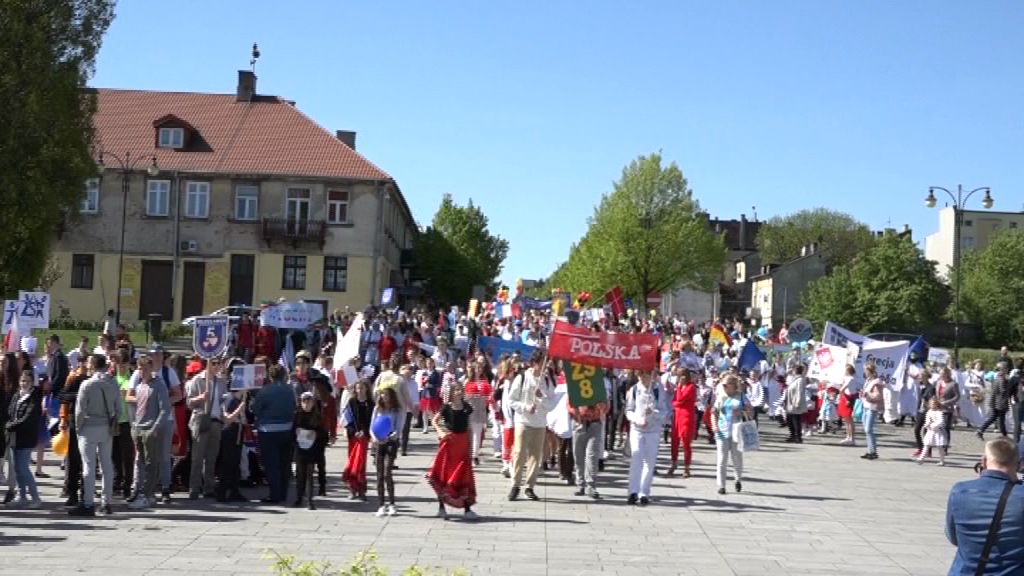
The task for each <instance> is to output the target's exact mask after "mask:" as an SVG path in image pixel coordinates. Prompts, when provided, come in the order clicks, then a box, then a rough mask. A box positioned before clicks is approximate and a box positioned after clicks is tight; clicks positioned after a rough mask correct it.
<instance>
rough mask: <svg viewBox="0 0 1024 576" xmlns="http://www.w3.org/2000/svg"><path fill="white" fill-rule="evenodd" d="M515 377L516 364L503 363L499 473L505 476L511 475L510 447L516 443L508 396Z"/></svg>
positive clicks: (512, 411)
mask: <svg viewBox="0 0 1024 576" xmlns="http://www.w3.org/2000/svg"><path fill="white" fill-rule="evenodd" d="M515 379H516V365H515V363H513V362H509V363H508V364H506V365H505V373H504V374H502V381H501V416H502V418H501V475H502V476H504V477H505V478H511V477H512V449H513V448H515V445H516V444H515V442H516V435H515V432H516V430H515V425H516V413H515V411H514V410H512V401H511V399H510V398H509V392H510V391H511V390H512V383H513V382H514V381H515Z"/></svg>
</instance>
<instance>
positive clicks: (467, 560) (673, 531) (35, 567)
mask: <svg viewBox="0 0 1024 576" xmlns="http://www.w3.org/2000/svg"><path fill="white" fill-rule="evenodd" d="M908 424H909V422H908ZM762 429H763V431H764V432H763V434H762V438H763V440H765V445H764V446H763V449H762V450H761V451H760V452H757V453H751V454H748V455H747V457H746V459H745V465H746V471H745V473H746V476H747V478H746V479H745V480H744V483H743V488H744V491H743V493H742V494H736V493H735V492H734V491H733V490H732V481H731V479H730V482H729V493H728V494H727V495H726V496H718V495H717V494H716V486H715V482H714V458H715V455H714V449H713V448H712V447H711V446H709V445H708V444H707V443H706V441H705V440H704V438H703V436H702V437H701V439H700V440H698V442H697V443H696V444H695V447H696V450H695V453H694V461H695V463H696V466H695V468H694V472H695V476H694V477H693V478H690V479H687V480H683V479H681V478H679V477H678V476H677V477H675V478H673V479H666V478H663V477H657V478H655V481H654V488H653V496H652V500H653V501H652V504H651V505H650V506H648V507H646V508H638V507H631V506H627V505H626V503H625V496H626V494H625V485H626V465H625V463H624V461H623V459H622V457H621V456H620V457H618V458H617V459H615V460H612V461H610V462H609V464H608V467H607V469H606V471H605V473H604V475H603V478H602V482H601V484H602V485H603V489H602V490H601V492H602V494H603V496H604V501H602V502H599V503H594V502H591V501H590V500H589V499H584V498H576V497H574V496H573V494H572V488H569V487H567V486H565V484H564V482H559V481H558V477H557V473H555V472H547V473H545V474H544V475H543V478H542V480H541V483H540V484H539V486H538V494H539V495H540V496H541V497H542V498H543V500H542V501H541V502H530V501H527V500H520V501H517V502H508V501H506V500H505V495H506V493H507V487H508V484H507V482H508V481H507V480H505V479H504V478H503V477H501V476H500V474H499V473H498V469H499V464H497V462H496V461H495V460H492V459H491V458H490V450H489V449H488V450H486V451H485V453H484V455H485V458H483V459H482V466H481V467H480V468H481V470H480V471H479V472H478V474H477V483H478V491H479V499H480V502H479V504H478V505H477V507H476V510H477V511H478V512H479V513H480V514H481V516H482V519H481V521H480V522H478V523H475V524H470V523H466V522H462V521H460V519H459V518H458V516H457V515H454V514H453V520H451V521H449V522H443V521H441V520H438V519H435V518H434V517H433V514H434V512H435V510H436V508H435V504H434V502H435V500H434V498H433V493H432V492H431V490H430V488H429V487H428V486H427V485H426V483H425V482H423V480H422V476H423V473H424V471H425V469H426V467H427V466H429V464H430V460H431V458H432V456H433V450H434V446H435V439H434V435H433V433H431V434H430V435H422V434H420V433H414V434H413V440H414V443H415V445H414V446H413V448H412V450H411V453H410V456H409V457H406V458H399V460H398V464H399V466H400V467H401V468H400V470H397V471H396V482H397V485H396V494H397V497H398V498H397V501H398V510H399V515H398V516H396V517H394V518H390V519H381V518H376V517H374V515H373V512H374V511H375V510H376V503H375V501H374V496H375V494H374V492H373V491H372V487H373V485H374V484H373V478H372V474H371V480H370V482H371V492H370V499H371V502H370V503H367V504H362V503H353V502H350V501H348V500H347V496H346V494H345V492H344V490H343V489H342V486H341V485H340V483H339V477H340V473H341V471H342V469H343V468H344V458H345V454H346V450H345V448H344V443H343V442H342V443H341V444H340V445H339V446H338V447H335V448H332V449H329V450H328V470H329V474H330V482H331V492H330V494H331V495H330V497H328V498H326V499H321V500H320V509H319V510H317V511H307V510H305V509H287V508H277V507H266V506H262V505H260V504H255V503H254V504H251V505H242V506H235V505H219V504H214V503H207V502H200V503H195V502H189V501H187V500H184V499H181V498H179V499H176V500H175V502H174V503H173V504H172V505H170V506H167V507H161V508H158V509H155V510H152V511H146V512H138V513H134V512H129V511H128V510H127V508H125V506H124V505H123V504H118V505H117V507H116V509H115V512H116V514H115V516H114V517H113V518H102V517H97V518H95V519H89V520H79V519H71V518H69V517H68V516H66V514H65V513H64V509H63V508H62V507H61V506H60V504H61V501H60V500H59V499H58V492H59V486H58V483H57V480H56V479H51V480H44V481H42V484H41V486H42V495H43V499H44V503H45V508H44V509H43V510H38V511H29V510H5V509H0V549H2V555H0V573H3V574H11V575H23V574H24V575H30V574H61V575H64V574H72V573H74V574H97V575H99V574H104V575H106V574H112V573H114V574H147V575H153V576H157V575H160V576H163V575H174V576H181V575H183V574H213V575H222V574H244V575H254V574H268V573H269V563H268V562H267V561H266V560H263V559H262V558H261V555H262V551H263V550H264V549H273V550H276V551H278V552H281V553H293V554H297V555H298V556H300V557H302V558H305V559H327V560H332V561H335V562H339V563H340V562H343V561H346V560H349V559H350V558H351V557H352V556H353V555H355V554H356V553H357V552H359V551H360V550H363V549H366V548H373V549H374V550H376V551H377V552H378V554H379V555H380V557H381V562H382V564H384V565H387V566H390V567H392V568H405V567H407V566H409V565H410V564H412V563H419V564H423V565H440V566H443V567H446V568H450V569H451V568H455V567H462V568H464V569H466V570H468V571H469V572H470V573H471V574H499V573H500V574H504V575H508V576H513V575H520V574H522V575H551V576H567V575H577V574H578V575H583V574H619V575H638V576H639V575H645V576H646V575H652V574H654V575H661V574H700V575H702V576H713V575H747V574H749V575H763V574H799V575H812V574H828V575H831V576H840V575H847V574H849V575H853V574H870V575H872V576H884V575H888V574H893V575H897V574H898V575H908V574H913V575H921V576H926V575H927V576H934V575H937V574H945V573H946V570H948V567H949V563H950V560H951V558H952V554H953V548H952V547H951V546H950V545H949V544H947V543H946V540H945V538H944V536H943V519H944V512H945V504H946V496H947V494H948V492H949V488H950V486H951V485H952V484H953V482H955V481H957V480H959V479H964V478H970V477H972V476H973V475H974V472H973V470H972V469H971V468H972V467H973V465H974V462H975V461H976V459H977V456H978V455H979V454H980V451H981V443H980V442H979V441H978V440H977V439H976V438H974V437H973V434H971V433H970V432H969V431H966V430H965V429H964V428H957V429H956V430H955V431H954V433H953V444H954V454H953V455H952V456H951V457H950V459H949V461H948V465H947V467H945V468H940V467H937V466H935V465H934V464H933V463H928V464H924V465H918V464H916V463H914V462H911V461H910V460H909V458H908V457H909V453H910V450H911V444H912V435H911V427H910V426H907V427H904V428H894V427H892V426H880V427H879V429H880V432H881V435H880V455H881V458H880V459H879V460H877V461H874V462H871V461H865V460H861V459H860V458H859V456H860V455H861V454H862V453H863V448H861V447H856V448H849V447H842V446H839V445H837V444H836V442H837V441H838V440H839V437H838V436H835V435H830V436H827V437H818V436H815V437H812V438H809V439H807V440H806V441H805V443H804V444H803V445H799V446H795V445H789V444H784V443H781V440H782V439H783V434H782V430H781V429H779V428H778V427H777V425H776V424H774V423H768V424H764V423H762ZM488 445H489V439H488ZM667 457H668V446H667V445H663V446H662V450H661V459H662V462H663V463H664V462H667ZM663 469H664V466H663V467H662V470H663ZM49 470H50V471H51V472H57V467H56V466H55V465H53V466H50V467H49ZM55 475H56V474H55ZM249 495H251V496H262V495H263V490H260V491H258V492H256V491H250V494H249Z"/></svg>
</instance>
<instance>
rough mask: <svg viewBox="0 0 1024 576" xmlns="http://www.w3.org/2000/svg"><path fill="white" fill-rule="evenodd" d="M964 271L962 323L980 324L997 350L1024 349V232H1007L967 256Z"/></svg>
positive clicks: (961, 299) (964, 257) (950, 314)
mask: <svg viewBox="0 0 1024 576" xmlns="http://www.w3.org/2000/svg"><path fill="white" fill-rule="evenodd" d="M960 267H961V274H962V278H963V283H962V284H961V287H960V310H961V319H964V318H967V319H969V320H971V321H974V322H977V323H978V324H979V325H980V326H981V330H982V334H983V336H984V338H985V341H986V342H987V343H989V344H991V345H993V346H997V345H998V346H1003V345H1007V344H1013V345H1024V232H1022V231H1020V230H1007V231H1004V232H1002V233H1000V234H999V235H997V236H996V237H995V238H994V239H993V240H992V242H991V243H990V244H989V245H988V246H986V247H985V248H984V249H983V250H980V251H967V252H965V253H964V254H963V260H962V262H961V264H960ZM951 280H952V281H953V282H956V278H955V276H953V277H952V278H951ZM954 314H955V311H954V306H953V305H950V308H949V317H950V318H953V317H954Z"/></svg>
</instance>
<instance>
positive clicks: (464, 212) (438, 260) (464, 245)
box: [415, 194, 508, 306]
mask: <svg viewBox="0 0 1024 576" xmlns="http://www.w3.org/2000/svg"><path fill="white" fill-rule="evenodd" d="M487 222H488V221H487V216H486V215H484V213H483V211H481V210H480V208H479V207H477V206H475V205H474V204H473V201H472V200H470V201H469V202H468V203H467V204H466V205H465V206H459V205H457V204H456V203H455V201H454V200H452V197H451V195H450V194H445V195H444V197H443V198H442V199H441V206H440V207H439V208H438V209H437V213H436V214H435V215H434V220H433V222H432V225H431V226H430V227H428V228H427V229H426V230H425V231H424V232H423V234H421V235H420V237H419V240H418V241H417V244H416V248H415V250H416V263H417V266H418V268H419V270H420V272H421V273H422V274H423V276H424V277H425V278H426V284H427V291H428V293H429V294H430V295H431V296H432V297H433V298H434V299H435V300H436V301H438V302H441V303H445V304H459V305H463V306H464V305H465V304H466V302H468V301H469V298H470V294H471V293H472V289H473V286H477V285H482V286H484V287H485V288H487V290H488V292H489V294H493V293H494V291H495V281H496V280H497V278H498V275H499V274H501V268H502V263H503V262H504V261H505V256H506V255H508V241H507V240H505V239H503V238H501V237H499V236H495V235H493V234H491V233H490V231H488V229H487Z"/></svg>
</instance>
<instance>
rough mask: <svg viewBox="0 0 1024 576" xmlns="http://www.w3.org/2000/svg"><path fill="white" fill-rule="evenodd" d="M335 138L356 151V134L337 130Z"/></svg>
mask: <svg viewBox="0 0 1024 576" xmlns="http://www.w3.org/2000/svg"><path fill="white" fill-rule="evenodd" d="M334 136H335V137H337V138H338V140H341V141H342V142H344V143H345V145H346V146H348V147H349V148H351V149H353V150H355V149H356V133H355V132H353V131H351V130H335V131H334Z"/></svg>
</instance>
